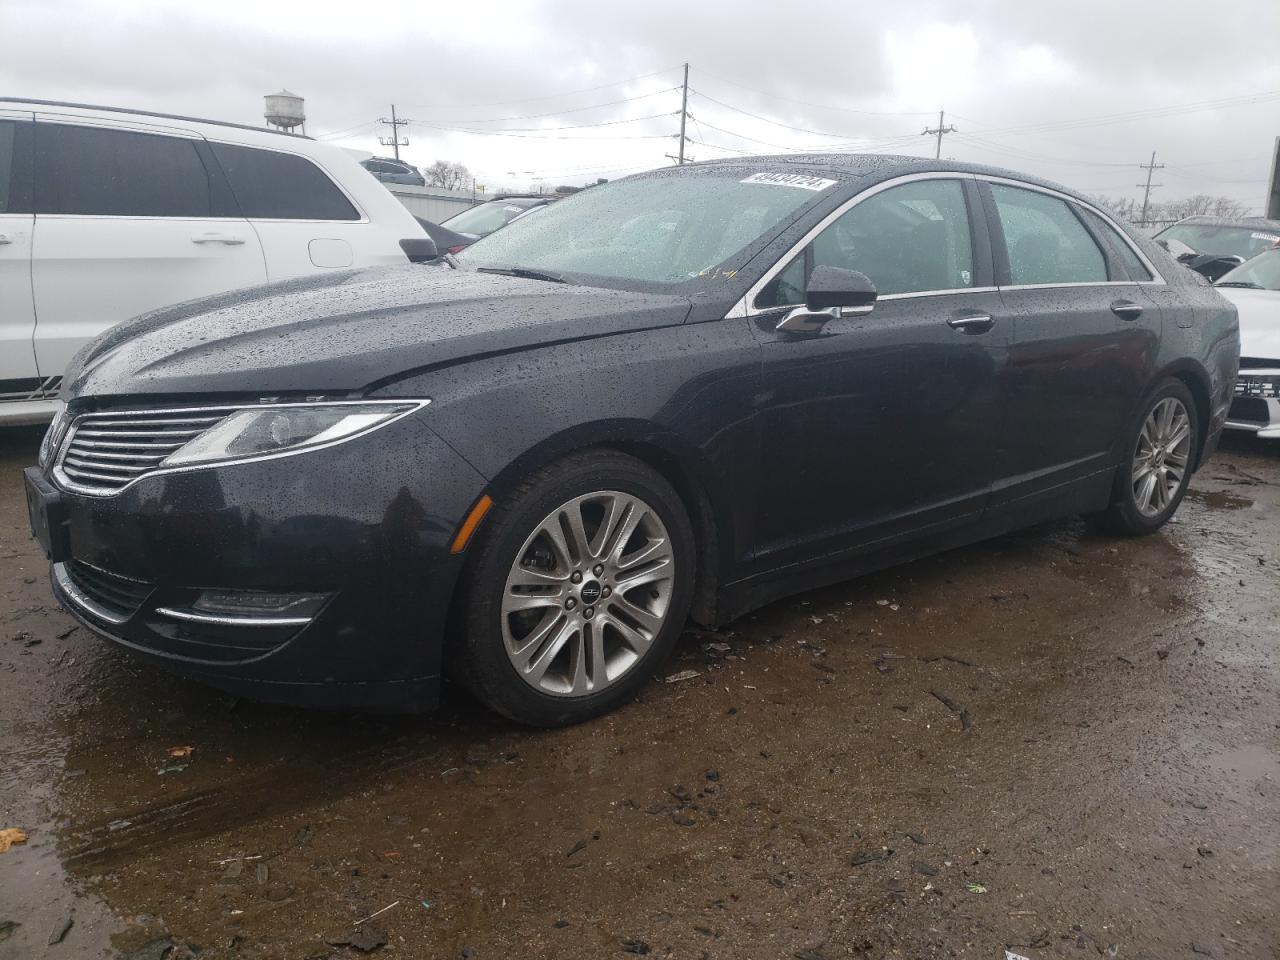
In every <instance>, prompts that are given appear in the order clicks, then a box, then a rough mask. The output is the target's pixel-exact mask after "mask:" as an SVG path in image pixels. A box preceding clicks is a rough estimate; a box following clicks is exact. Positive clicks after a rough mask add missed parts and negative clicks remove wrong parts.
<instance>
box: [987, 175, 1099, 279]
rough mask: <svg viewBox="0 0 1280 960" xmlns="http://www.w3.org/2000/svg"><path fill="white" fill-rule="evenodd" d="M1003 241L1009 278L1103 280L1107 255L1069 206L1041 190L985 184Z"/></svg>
mask: <svg viewBox="0 0 1280 960" xmlns="http://www.w3.org/2000/svg"><path fill="white" fill-rule="evenodd" d="M991 192H992V194H993V195H994V196H995V201H996V209H997V210H998V211H999V213H1000V223H1001V225H1002V226H1003V227H1004V242H1005V247H1006V248H1007V250H1008V251H1009V273H1010V276H1011V279H1010V282H1011V283H1012V284H1013V285H1014V286H1021V285H1025V284H1032V283H1103V282H1105V281H1106V280H1107V279H1108V277H1107V261H1106V258H1104V257H1103V255H1102V251H1101V250H1100V249H1098V245H1097V244H1096V243H1095V242H1094V240H1093V237H1091V236H1089V231H1088V230H1086V229H1085V227H1084V224H1083V223H1081V222H1080V221H1079V220H1078V219H1077V218H1076V215H1075V214H1074V213H1072V212H1071V208H1070V207H1069V206H1067V204H1066V203H1065V202H1064V201H1062V200H1059V199H1058V198H1057V197H1051V196H1049V195H1048V194H1045V193H1039V192H1037V191H1035V190H1023V189H1021V188H1020V187H1009V186H1005V185H1004V184H1000V183H993V184H991Z"/></svg>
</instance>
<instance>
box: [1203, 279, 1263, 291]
mask: <svg viewBox="0 0 1280 960" xmlns="http://www.w3.org/2000/svg"><path fill="white" fill-rule="evenodd" d="M1214 286H1215V287H1246V288H1248V289H1250V290H1265V289H1267V288H1266V287H1264V286H1263V285H1262V284H1260V283H1254V282H1253V281H1252V280H1227V281H1226V282H1223V281H1222V280H1219V281H1218V282H1217V283H1215V284H1214Z"/></svg>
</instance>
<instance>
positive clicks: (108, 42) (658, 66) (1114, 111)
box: [0, 0, 1280, 213]
mask: <svg viewBox="0 0 1280 960" xmlns="http://www.w3.org/2000/svg"><path fill="white" fill-rule="evenodd" d="M0 38H3V51H4V52H3V56H0V96H5V95H8V96H20V97H32V98H40V99H53V100H74V101H83V102H89V103H103V104H112V105H119V106H128V107H137V108H143V109H151V110H159V111H166V112H172V113H180V114H189V115H194V116H207V117H211V118H215V119H222V120H232V121H239V122H246V123H261V121H262V96H263V95H264V94H267V93H271V92H274V91H276V90H278V89H280V88H281V87H287V88H288V89H290V90H292V91H294V92H295V93H298V94H300V95H302V96H304V97H305V98H306V111H307V132H308V133H309V134H311V135H313V136H320V137H323V138H324V139H326V140H331V141H332V142H335V143H339V144H341V145H343V146H346V147H351V148H357V149H364V150H367V151H369V152H376V153H379V154H386V153H389V152H390V148H389V147H380V146H379V145H378V142H377V136H378V129H379V128H378V127H377V125H376V123H375V121H376V120H377V119H378V118H379V117H382V116H385V115H386V114H387V113H388V112H389V110H390V104H391V103H393V102H394V103H395V104H396V107H397V110H398V111H399V112H400V113H401V114H402V115H404V116H407V117H410V118H411V119H412V120H413V121H414V123H413V124H412V125H411V126H410V128H409V131H408V137H409V139H410V146H409V147H407V148H404V149H403V150H402V155H403V156H405V157H406V158H407V159H409V160H410V161H411V162H413V163H416V164H418V165H421V166H425V165H426V164H429V163H430V162H431V161H433V160H436V159H449V160H457V161H460V162H462V163H465V164H466V165H467V166H468V167H470V168H471V170H472V171H473V172H474V173H475V174H476V176H477V178H478V179H479V181H480V182H481V183H484V184H487V185H489V187H490V189H494V188H497V187H500V186H510V185H518V186H521V187H524V186H528V185H530V184H532V183H537V182H542V183H545V184H546V185H547V186H548V187H553V186H555V185H557V184H560V183H581V182H584V181H586V180H588V179H592V178H594V177H596V176H606V177H612V176H617V175H620V174H622V173H625V172H630V171H633V170H639V169H647V168H649V167H653V166H657V165H661V164H666V163H669V162H670V161H669V160H667V159H665V157H664V154H667V153H674V152H675V149H676V145H677V144H676V140H675V138H674V136H673V134H675V133H676V131H677V130H678V125H679V121H678V116H677V115H676V114H677V113H678V111H679V108H680V95H679V92H678V90H677V87H678V86H679V83H680V64H682V63H683V62H685V61H688V62H689V64H690V65H691V69H690V77H689V85H690V87H691V90H692V92H691V94H690V101H689V111H690V113H691V114H692V116H693V117H694V121H693V122H692V123H691V124H690V125H689V129H688V133H689V135H690V136H691V137H692V138H693V139H694V140H695V141H698V142H694V143H691V144H689V147H688V153H689V154H690V155H691V156H693V157H694V158H696V159H706V158H712V157H720V156H731V155H734V154H740V153H780V152H786V151H788V150H795V149H802V148H803V149H813V148H817V149H832V150H850V149H857V150H868V149H871V150H877V151H882V152H893V153H913V154H922V155H932V152H933V149H934V141H933V139H931V138H929V137H924V136H921V131H922V130H923V129H924V128H925V126H926V125H927V126H936V125H937V111H938V109H939V108H940V107H942V108H945V109H946V111H947V116H946V120H947V122H948V123H950V124H954V125H955V126H956V128H957V130H958V132H956V133H953V134H948V135H947V136H946V137H945V138H944V140H943V148H942V149H943V156H946V157H954V158H956V159H963V160H975V161H981V162H987V163H995V164H999V165H1001V166H1008V167H1012V168H1015V169H1019V170H1024V171H1027V172H1032V173H1037V174H1040V175H1042V176H1045V177H1049V178H1050V179H1054V180H1058V181H1061V182H1064V183H1067V184H1069V185H1070V186H1072V187H1075V188H1077V189H1081V190H1084V191H1086V192H1088V193H1104V194H1108V195H1111V196H1135V195H1139V194H1140V191H1139V190H1138V188H1137V186H1136V185H1137V184H1138V183H1139V182H1140V181H1141V180H1142V178H1143V177H1144V176H1145V174H1144V172H1143V171H1142V170H1140V169H1138V164H1139V163H1141V162H1144V161H1146V160H1147V159H1148V158H1149V157H1150V155H1151V151H1152V150H1155V151H1156V152H1157V162H1163V163H1165V164H1167V167H1166V169H1164V170H1161V171H1157V173H1156V176H1155V178H1154V181H1155V182H1156V183H1158V184H1162V186H1160V187H1159V189H1158V190H1156V191H1154V192H1153V198H1155V199H1173V198H1176V197H1181V196H1186V195H1189V194H1193V193H1213V194H1223V195H1226V196H1230V197H1232V198H1235V199H1238V200H1241V201H1244V202H1246V203H1248V204H1249V205H1250V206H1251V207H1252V208H1254V209H1253V210H1252V212H1255V213H1258V212H1261V210H1260V208H1261V204H1262V198H1263V194H1264V191H1265V187H1266V179H1267V176H1268V174H1269V169H1270V167H1269V164H1270V155H1271V153H1272V151H1273V145H1274V142H1275V137H1276V136H1277V135H1280V54H1278V53H1277V48H1276V42H1277V39H1280V0H1237V2H1235V3H1232V4H1229V5H1226V4H1224V5H1221V6H1220V7H1219V8H1218V9H1217V10H1216V11H1215V9H1214V7H1213V5H1211V4H1205V3H1204V2H1203V0H1163V2H1135V0H1076V2H1053V3H1046V2H1044V0H969V2H967V3H965V4H963V5H961V4H954V3H953V4H945V3H929V2H916V0H893V2H879V3H867V2H856V0H854V2H851V0H808V2H805V3H771V4H767V5H765V4H759V3H747V2H742V0H735V2H729V0H681V2H674V0H644V2H638V3H609V2H607V0H605V2H602V0H562V2H550V0H548V2H528V3H520V4H517V3H510V4H494V3H485V2H462V3H391V4H380V3H362V4H355V3H349V2H346V3H341V4H338V3H332V4H331V3H326V2H321V0H306V2H303V0H288V2H274V0H255V2H248V0H219V2H218V3H216V4H214V3H190V2H181V3H179V2H172V3H170V2H162V0H110V2H99V0H0ZM1223 101H1225V102H1223ZM646 118H647V119H646ZM463 131H476V132H463ZM481 131H482V132H481Z"/></svg>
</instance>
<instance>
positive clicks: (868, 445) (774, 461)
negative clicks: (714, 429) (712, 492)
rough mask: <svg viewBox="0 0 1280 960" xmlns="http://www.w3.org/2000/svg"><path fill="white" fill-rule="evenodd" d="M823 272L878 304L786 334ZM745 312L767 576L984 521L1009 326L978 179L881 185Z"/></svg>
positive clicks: (807, 248) (929, 179) (940, 177)
mask: <svg viewBox="0 0 1280 960" xmlns="http://www.w3.org/2000/svg"><path fill="white" fill-rule="evenodd" d="M822 264H826V265H831V266H837V267H844V268H846V269H852V270H858V271H860V272H862V273H864V274H866V275H867V276H868V277H870V278H871V280H872V282H873V283H875V284H876V287H877V289H878V291H879V293H880V298H879V300H878V301H877V302H876V305H875V308H874V310H873V311H872V312H871V314H870V315H868V316H865V317H843V318H837V319H834V320H831V321H830V322H828V323H827V324H826V325H825V326H824V327H823V328H822V329H821V330H820V331H816V332H814V333H804V334H797V333H788V332H785V331H779V330H777V329H776V327H777V323H778V321H779V320H781V319H782V318H783V317H784V316H786V314H787V313H788V312H789V311H790V309H792V308H793V307H795V306H796V305H799V304H803V302H804V299H805V285H806V283H807V279H808V277H809V275H810V274H812V271H813V269H814V267H815V266H818V265H822ZM749 311H750V312H752V313H754V316H753V317H752V322H753V323H754V325H755V327H756V329H757V331H758V332H759V335H760V336H761V338H762V339H763V340H764V369H763V377H764V389H763V393H762V402H763V404H764V405H765V408H764V410H763V411H762V415H761V423H762V427H761V430H762V444H763V452H764V459H765V462H766V463H767V464H768V467H767V469H766V470H764V471H763V473H762V476H761V478H760V483H761V489H762V492H763V496H762V505H763V506H762V515H761V517H760V520H759V526H758V530H759V539H760V543H759V547H758V557H757V559H758V562H759V564H760V568H761V569H762V570H763V569H769V568H775V567H780V566H786V565H789V564H791V563H796V562H803V561H805V560H808V559H812V558H814V557H816V556H824V555H827V554H832V553H835V552H838V551H842V550H845V549H848V548H852V547H858V548H862V547H866V546H871V545H877V544H882V543H888V542H891V541H894V540H898V539H901V538H904V537H907V536H911V535H918V534H921V533H923V532H926V531H928V532H937V531H939V530H942V529H946V528H948V527H952V526H955V525H957V524H961V523H964V522H967V521H972V520H974V519H976V518H977V517H978V516H979V515H980V514H981V513H982V511H983V508H984V506H985V502H986V499H987V496H988V494H989V491H990V488H991V482H992V477H993V472H992V471H993V468H994V464H993V454H994V452H995V449H996V445H997V442H998V437H999V434H1000V418H1001V415H1002V413H1001V410H1000V406H999V403H998V395H997V385H998V378H999V374H1000V370H1001V368H1002V367H1003V365H1004V362H1005V354H1006V351H1007V349H1008V346H1009V343H1010V340H1011V337H1012V327H1011V325H1010V324H1009V323H1008V321H1007V319H1006V318H1005V317H1003V316H1002V315H1001V304H1000V300H999V295H998V294H997V292H996V291H995V288H994V287H993V286H992V285H991V266H990V256H989V247H988V241H987V235H986V228H985V222H984V220H983V217H982V211H981V203H980V200H979V198H978V195H977V191H976V188H975V187H974V185H973V183H972V181H970V180H968V178H965V177H961V176H958V175H945V176H944V175H928V176H924V177H915V178H912V179H910V180H908V181H906V182H897V183H891V184H889V185H888V186H887V187H882V188H880V189H875V188H873V190H872V191H871V192H870V193H869V194H864V195H862V196H861V197H859V198H856V199H855V201H854V205H852V206H850V207H849V208H848V209H847V210H845V211H844V212H842V213H840V214H839V215H838V216H836V217H835V219H834V220H833V221H832V222H830V223H829V224H828V225H827V226H825V227H824V228H822V229H821V230H820V231H819V232H818V233H817V235H816V236H814V237H813V238H812V240H811V242H809V243H808V244H807V245H806V246H805V247H804V248H803V249H802V250H801V252H800V253H799V254H798V255H797V256H795V257H794V258H793V259H792V260H790V262H789V263H788V265H787V266H786V267H785V268H784V269H783V270H782V271H781V272H780V273H778V274H777V276H776V277H774V278H773V279H771V280H768V281H767V283H766V285H765V286H764V287H763V289H762V290H761V291H760V292H759V294H758V295H757V296H756V297H755V299H754V301H752V303H751V304H750V306H749Z"/></svg>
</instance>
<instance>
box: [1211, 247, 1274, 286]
mask: <svg viewBox="0 0 1280 960" xmlns="http://www.w3.org/2000/svg"><path fill="white" fill-rule="evenodd" d="M1218 286H1220V287H1253V288H1254V289H1256V290H1280V249H1276V248H1273V249H1271V250H1267V251H1266V252H1264V253H1260V254H1258V255H1257V256H1256V257H1254V258H1253V259H1252V260H1250V261H1248V262H1247V263H1242V264H1240V266H1238V267H1236V268H1235V269H1234V270H1232V271H1230V272H1229V273H1226V274H1223V276H1222V279H1221V280H1219V281H1218Z"/></svg>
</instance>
